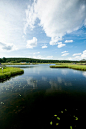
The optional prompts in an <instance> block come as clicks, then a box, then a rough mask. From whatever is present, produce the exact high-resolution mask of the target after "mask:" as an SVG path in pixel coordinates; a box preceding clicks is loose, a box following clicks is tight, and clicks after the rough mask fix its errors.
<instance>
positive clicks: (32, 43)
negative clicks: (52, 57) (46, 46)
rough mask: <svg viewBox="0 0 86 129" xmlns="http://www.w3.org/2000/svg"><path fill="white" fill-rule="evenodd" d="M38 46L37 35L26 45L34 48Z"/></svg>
mask: <svg viewBox="0 0 86 129" xmlns="http://www.w3.org/2000/svg"><path fill="white" fill-rule="evenodd" d="M36 46H37V38H36V37H33V39H32V40H27V45H26V47H27V48H33V47H36Z"/></svg>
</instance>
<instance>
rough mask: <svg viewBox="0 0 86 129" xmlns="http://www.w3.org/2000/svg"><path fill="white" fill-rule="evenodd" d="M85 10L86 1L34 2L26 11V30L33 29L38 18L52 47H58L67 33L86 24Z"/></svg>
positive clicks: (55, 0) (43, 0)
mask: <svg viewBox="0 0 86 129" xmlns="http://www.w3.org/2000/svg"><path fill="white" fill-rule="evenodd" d="M85 8H86V4H85V0H81V1H80V0H69V1H68V0H37V1H36V0H34V2H33V4H32V5H31V6H28V8H27V9H26V21H27V22H26V28H27V27H28V26H30V27H31V28H32V29H33V28H34V26H35V21H36V19H37V18H38V19H39V20H40V23H39V25H40V26H41V27H42V28H43V30H44V31H45V33H46V35H47V36H48V37H51V41H50V45H56V44H57V42H58V41H59V40H61V39H62V37H63V36H64V35H65V34H66V33H71V32H72V31H75V30H78V29H79V28H80V27H81V26H82V25H83V24H84V25H85V24H86V22H85V19H86V10H85ZM26 28H25V29H26ZM67 41H68V40H67ZM67 41H66V43H67ZM70 41H71V42H72V40H70Z"/></svg>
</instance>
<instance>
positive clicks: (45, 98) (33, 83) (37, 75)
mask: <svg viewBox="0 0 86 129" xmlns="http://www.w3.org/2000/svg"><path fill="white" fill-rule="evenodd" d="M49 66H50V64H40V65H28V66H27V65H26V66H25V65H21V66H19V65H15V66H9V67H20V68H22V69H23V70H24V74H23V75H19V76H15V77H12V78H10V79H9V80H7V81H4V82H2V83H0V128H1V129H8V128H9V129H10V128H12V129H14V128H16V129H17V128H25V127H26V126H25V125H28V124H29V125H30V126H31V124H32V123H34V124H32V127H33V128H34V127H36V126H37V127H38V128H40V129H43V128H48V127H49V128H54V126H57V125H58V128H62V126H63V124H61V122H59V124H57V125H56V122H54V124H53V125H52V122H51V121H53V120H52V119H53V115H55V114H56V113H57V114H59V112H60V114H61V110H62V111H63V112H65V110H67V111H68V113H69V114H71V116H72V115H74V113H75V114H77V110H78V114H77V116H78V118H79V121H80V122H81V118H82V120H83V121H82V122H84V119H85V117H84V115H86V114H85V113H86V111H84V109H85V103H86V102H85V100H86V72H85V71H79V70H73V69H68V68H50V67H49ZM73 112H74V113H73ZM81 113H82V114H81ZM83 113H84V115H83ZM31 114H32V115H31ZM60 114H59V115H60ZM66 116H67V115H66ZM60 117H61V116H60ZM62 118H63V116H62ZM65 118H66V117H65ZM67 118H68V116H67ZM68 119H70V121H71V118H68ZM16 120H17V122H16ZM61 121H62V122H63V121H64V120H63V119H61ZM50 122H51V124H50ZM82 122H81V124H80V123H79V122H78V123H74V122H72V121H71V122H69V124H67V123H66V125H65V126H66V128H69V129H70V128H72V127H70V126H73V128H78V127H79V126H81V127H82V126H83V125H84V123H83V124H82ZM63 123H64V122H63ZM29 125H28V126H29ZM52 126H53V127H52Z"/></svg>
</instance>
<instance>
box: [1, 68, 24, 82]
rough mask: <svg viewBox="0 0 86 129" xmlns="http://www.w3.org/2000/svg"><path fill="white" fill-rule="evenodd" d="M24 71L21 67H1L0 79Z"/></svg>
mask: <svg viewBox="0 0 86 129" xmlns="http://www.w3.org/2000/svg"><path fill="white" fill-rule="evenodd" d="M22 73H24V70H23V69H20V68H13V67H6V68H3V70H2V68H0V80H3V79H6V78H10V77H11V76H14V75H18V74H22Z"/></svg>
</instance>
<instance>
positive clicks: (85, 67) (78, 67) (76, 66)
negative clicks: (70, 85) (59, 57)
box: [50, 63, 86, 71]
mask: <svg viewBox="0 0 86 129" xmlns="http://www.w3.org/2000/svg"><path fill="white" fill-rule="evenodd" d="M50 68H71V69H76V70H82V71H86V65H80V64H72V63H69V64H68V63H58V64H56V65H54V66H50Z"/></svg>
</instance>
